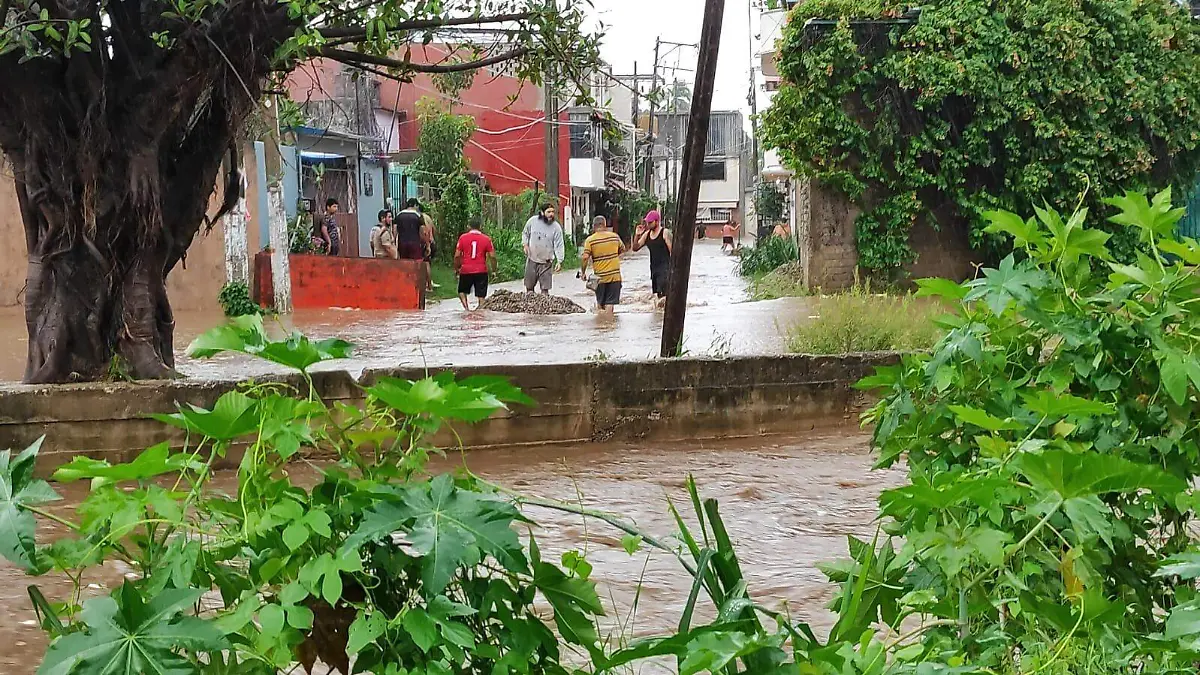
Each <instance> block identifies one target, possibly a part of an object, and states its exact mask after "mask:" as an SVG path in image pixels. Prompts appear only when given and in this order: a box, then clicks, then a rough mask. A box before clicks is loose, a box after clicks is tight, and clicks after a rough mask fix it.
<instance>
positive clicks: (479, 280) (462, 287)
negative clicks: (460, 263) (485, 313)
mask: <svg viewBox="0 0 1200 675" xmlns="http://www.w3.org/2000/svg"><path fill="white" fill-rule="evenodd" d="M472 290H474V291H475V297H477V298H486V297H487V291H488V274H487V272H480V273H478V274H460V275H458V294H459V295H468V294H470V293H471V291H472Z"/></svg>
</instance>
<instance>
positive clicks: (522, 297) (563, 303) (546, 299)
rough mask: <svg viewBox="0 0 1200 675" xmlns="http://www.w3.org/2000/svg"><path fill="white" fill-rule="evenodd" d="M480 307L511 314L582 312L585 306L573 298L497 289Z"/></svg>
mask: <svg viewBox="0 0 1200 675" xmlns="http://www.w3.org/2000/svg"><path fill="white" fill-rule="evenodd" d="M479 308H480V309H487V310H491V311H493V312H508V313H509V314H580V313H582V312H586V311H587V310H585V309H584V308H582V307H580V306H579V305H577V304H575V303H574V302H572V301H571V300H569V299H567V298H563V297H559V296H557V295H547V294H545V293H513V292H512V291H506V290H503V289H501V290H497V291H495V292H494V293H492V295H490V296H488V297H487V298H486V299H485V300H484V301H483V302H482V303H480V305H479Z"/></svg>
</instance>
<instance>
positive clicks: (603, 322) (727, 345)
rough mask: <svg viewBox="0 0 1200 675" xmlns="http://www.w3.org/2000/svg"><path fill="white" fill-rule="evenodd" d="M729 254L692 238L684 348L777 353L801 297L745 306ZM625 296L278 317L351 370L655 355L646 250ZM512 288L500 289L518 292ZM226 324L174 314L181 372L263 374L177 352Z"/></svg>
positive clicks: (5, 325) (564, 286)
mask: <svg viewBox="0 0 1200 675" xmlns="http://www.w3.org/2000/svg"><path fill="white" fill-rule="evenodd" d="M736 262H737V259H736V258H732V257H729V256H726V255H723V254H722V253H721V252H720V244H719V243H718V242H713V241H710V240H703V241H699V242H697V243H696V250H695V257H694V260H693V263H692V275H691V277H690V284H689V285H690V290H689V293H688V313H687V324H686V331H685V335H684V348H685V350H687V351H688V352H690V353H692V354H696V355H699V354H708V355H714V356H724V355H748V354H778V353H783V351H784V350H785V340H784V333H785V332H786V329H787V328H788V327H790V326H791V325H793V324H795V323H796V322H798V321H804V320H806V319H807V318H808V316H809V314H810V311H809V305H808V302H807V301H806V300H805V299H803V298H784V299H781V300H770V301H762V302H751V301H749V296H748V295H747V293H746V282H745V281H744V280H743V279H742V278H741V277H739V276H738V275H737V273H736V270H735V267H734V266H735V264H736ZM622 272H623V277H624V293H623V297H622V304H621V306H620V307H619V308H618V309H617V315H616V317H613V318H600V317H598V316H596V315H595V314H594V313H589V314H573V315H566V316H531V315H526V314H500V313H495V312H481V313H475V314H470V315H467V314H464V312H463V311H462V307H461V305H459V303H458V301H457V300H449V301H445V302H440V303H436V304H433V305H431V306H430V307H429V308H428V309H427V310H425V311H410V312H402V311H392V312H364V311H358V310H337V309H332V310H321V311H301V312H297V313H296V314H294V315H291V316H287V317H282V318H281V324H283V327H285V328H287V329H291V328H293V327H294V328H297V329H299V330H301V331H303V332H304V333H306V334H308V335H310V336H312V337H315V338H327V337H341V338H344V339H347V340H350V341H351V342H353V343H354V344H355V345H356V357H355V358H354V359H353V360H351V361H340V362H334V363H330V364H325V366H326V367H327V368H334V369H349V370H351V371H352V372H355V373H356V374H357V372H359V371H361V370H363V369H364V368H371V367H379V368H387V367H397V366H413V365H416V366H422V365H425V366H430V367H438V366H452V365H489V364H537V363H569V362H576V361H580V360H583V359H585V358H588V357H593V358H595V357H597V356H598V355H599V354H601V353H603V354H604V356H605V357H607V358H610V359H644V358H647V357H653V356H656V355H657V354H658V352H659V342H660V340H661V335H662V312H661V310H657V309H655V307H654V303H653V301H652V295H651V292H650V263H649V258H648V254H647V253H646V252H645V251H641V252H638V253H635V254H631V255H630V256H629V257H628V258H626V259H625V260H624V263H623V265H622ZM554 284H555V286H554V293H555V294H557V295H564V296H567V297H570V298H571V299H573V300H575V301H576V302H578V303H579V304H580V305H582V306H584V307H588V308H591V307H593V306H594V305H595V301H594V298H593V296H592V295H591V294H590V293H589V292H588V291H587V289H586V288H585V287H584V285H583V282H581V281H579V280H578V279H576V278H575V273H574V272H564V273H562V274H559V275H556V277H555V282H554ZM519 286H520V284H519V282H518V283H517V284H511V283H510V284H501V285H500V286H499V287H501V288H507V289H509V290H517V289H518V288H519ZM222 321H223V318H222V317H221V316H220V315H219V314H215V313H187V312H180V313H179V315H178V316H177V317H176V352H177V355H178V356H177V358H178V361H179V363H178V365H179V370H180V371H182V372H183V373H184V374H186V375H189V376H192V377H199V378H205V379H229V378H238V377H247V376H252V375H260V374H263V373H266V372H270V371H271V370H272V367H271V366H270V365H268V364H263V363H259V362H257V361H254V360H251V359H248V358H242V357H233V356H229V357H218V358H215V359H211V360H206V361H195V360H191V359H188V358H187V357H186V356H183V351H184V349H186V347H187V345H188V343H189V342H190V341H191V340H192V339H193V338H195V337H196V336H197V335H199V334H200V333H202V332H204V331H205V330H208V329H209V328H212V327H213V326H215V325H218V324H219V323H221V322H222ZM26 342H27V340H26V333H25V323H24V321H23V319H22V317H21V314H20V312H19V311H17V310H15V309H9V310H4V311H3V313H0V382H3V381H17V380H20V379H21V377H22V374H23V372H24V367H25V366H24V364H25V351H26Z"/></svg>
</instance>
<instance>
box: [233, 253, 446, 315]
mask: <svg viewBox="0 0 1200 675" xmlns="http://www.w3.org/2000/svg"><path fill="white" fill-rule="evenodd" d="M288 264H289V265H290V266H291V276H292V306H293V307H295V308H296V309H328V308H330V307H348V308H351V309H425V286H426V279H425V264H424V263H422V262H420V261H416V260H386V259H380V258H331V257H328V256H320V255H293V256H288ZM273 283H274V282H273V280H272V275H271V255H270V253H267V252H266V251H260V252H259V253H257V254H255V256H254V300H255V302H257V303H258V304H259V305H262V306H263V307H269V306H270V305H271V301H272V298H273V293H274V291H273V290H272V288H273Z"/></svg>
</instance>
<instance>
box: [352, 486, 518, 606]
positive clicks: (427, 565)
mask: <svg viewBox="0 0 1200 675" xmlns="http://www.w3.org/2000/svg"><path fill="white" fill-rule="evenodd" d="M518 517H519V514H518V513H517V511H516V510H515V509H514V508H513V507H512V506H511V505H510V504H505V503H501V502H498V501H495V500H491V499H486V498H482V497H481V496H480V495H478V494H476V493H473V492H469V491H467V490H461V489H458V488H456V487H455V486H454V481H453V480H452V479H451V477H450V476H449V475H448V474H443V475H440V476H438V477H436V478H434V479H433V480H432V481H430V482H429V483H428V484H424V485H417V486H414V487H412V488H410V489H408V490H406V491H405V493H404V501H403V503H401V504H395V503H386V504H382V505H380V506H377V507H375V508H374V509H372V510H371V511H369V512H367V515H366V517H365V518H364V519H363V522H362V525H361V526H360V527H359V529H358V531H357V532H355V533H354V535H352V536H351V537H350V538H349V539H348V540H347V542H346V545H347V546H349V547H357V546H358V545H360V544H361V543H362V542H364V541H370V540H375V539H379V538H380V537H383V536H385V535H389V534H392V533H394V532H401V531H403V532H405V534H406V536H407V539H408V542H409V543H410V544H411V553H412V554H413V555H417V556H421V557H422V561H421V568H422V572H421V578H422V581H423V582H424V584H425V591H426V593H427V594H429V595H431V596H432V595H437V594H439V593H441V592H442V590H443V589H445V587H446V584H447V583H449V581H450V579H451V578H452V577H453V576H454V573H455V571H456V570H457V569H458V568H459V567H460V566H462V565H468V566H470V565H475V564H478V563H479V562H480V561H481V560H482V556H484V555H490V556H492V557H493V558H495V559H496V560H497V561H498V562H500V563H501V564H502V565H504V567H505V568H506V569H508V570H510V571H513V572H522V571H525V570H527V567H528V566H527V563H526V562H525V557H524V553H523V551H522V549H521V543H520V541H519V540H518V539H517V533H516V531H515V530H513V528H512V524H513V522H514V521H515V520H517V519H518Z"/></svg>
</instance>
